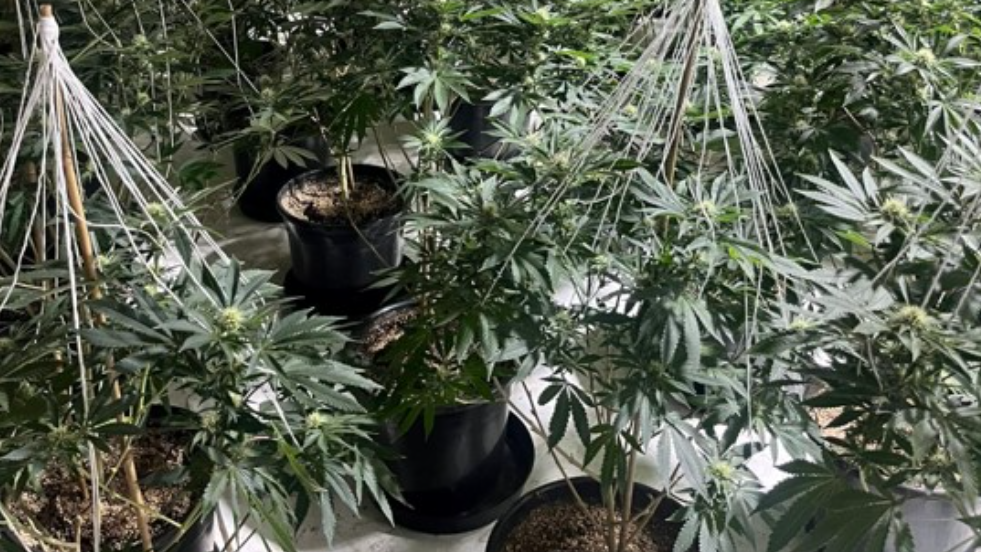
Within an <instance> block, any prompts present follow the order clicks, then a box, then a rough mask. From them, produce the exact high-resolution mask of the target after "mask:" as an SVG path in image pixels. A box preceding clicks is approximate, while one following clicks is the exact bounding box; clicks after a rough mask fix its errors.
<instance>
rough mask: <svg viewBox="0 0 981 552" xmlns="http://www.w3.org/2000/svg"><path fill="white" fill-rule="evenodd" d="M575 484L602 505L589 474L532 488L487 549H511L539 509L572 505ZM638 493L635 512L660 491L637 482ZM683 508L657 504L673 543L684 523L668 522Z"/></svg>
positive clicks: (666, 501)
mask: <svg viewBox="0 0 981 552" xmlns="http://www.w3.org/2000/svg"><path fill="white" fill-rule="evenodd" d="M570 483H571V484H572V485H573V486H574V487H575V489H576V492H577V493H578V494H579V496H580V497H582V499H583V501H584V502H586V503H587V504H590V505H602V504H603V498H602V489H601V487H600V484H599V483H598V482H597V481H596V480H594V479H592V478H589V477H574V478H572V479H571V480H569V481H566V480H565V479H561V480H559V481H553V482H552V483H548V484H546V485H543V486H541V487H538V488H537V489H535V490H533V491H531V492H530V493H528V494H526V495H525V496H523V497H521V500H519V501H518V502H516V503H515V504H514V505H513V506H512V507H511V509H510V510H508V511H507V513H505V514H504V515H503V516H501V519H500V520H499V521H498V522H497V525H495V526H494V530H493V531H492V532H491V535H490V538H489V539H488V541H487V547H486V548H485V551H486V552H504V551H505V550H506V549H507V545H508V542H509V541H510V539H511V536H512V535H513V534H514V532H515V530H517V528H518V527H520V526H521V524H522V523H523V522H524V521H525V520H526V519H528V517H529V516H530V515H531V514H532V513H533V512H534V511H536V510H538V509H540V508H545V507H548V506H551V505H557V504H572V503H573V501H574V498H573V496H572V492H571V491H570V490H569V484H570ZM633 492H634V496H633V510H634V511H633V514H637V513H639V512H641V511H643V510H644V509H645V508H647V507H648V506H650V504H651V503H652V501H654V500H655V499H656V498H657V497H658V496H659V494H660V493H658V492H657V491H655V490H654V489H652V488H650V487H648V486H646V485H642V484H635V485H634V491H633ZM680 508H681V507H680V506H679V505H678V503H676V502H674V501H673V500H670V499H668V498H664V499H662V500H661V503H660V504H659V505H658V507H657V511H656V512H655V514H654V518H652V519H653V520H654V521H659V522H661V523H659V525H660V526H662V527H663V526H665V525H669V526H670V527H671V528H672V529H671V530H672V532H673V533H674V534H673V535H672V542H673V540H674V539H675V538H677V536H678V533H679V532H680V531H681V525H680V524H676V523H673V522H668V521H665V520H667V519H668V518H670V517H671V516H672V515H673V514H674V513H675V512H677V511H678V510H679V509H680ZM652 529H653V527H652V525H648V527H647V530H648V531H650V530H652ZM696 548H697V546H693V547H692V548H691V550H695V549H696Z"/></svg>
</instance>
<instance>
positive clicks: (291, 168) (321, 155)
mask: <svg viewBox="0 0 981 552" xmlns="http://www.w3.org/2000/svg"><path fill="white" fill-rule="evenodd" d="M291 145H293V146H296V147H298V148H303V149H305V150H308V151H310V152H311V153H313V154H314V155H316V157H317V158H316V159H315V160H309V159H308V160H307V161H306V166H300V165H296V164H294V163H289V164H288V165H287V166H285V167H284V166H282V165H280V164H279V163H277V162H276V161H275V160H274V159H270V160H269V161H268V162H266V163H265V164H264V165H262V166H261V167H259V169H258V171H257V172H256V174H255V176H254V177H253V178H251V179H250V178H249V176H250V175H252V171H253V169H255V164H256V157H257V155H258V152H257V151H256V149H255V148H254V147H251V146H249V145H246V144H236V145H235V146H234V148H233V155H234V158H235V174H236V176H237V177H238V183H237V185H236V189H235V191H236V197H237V203H238V207H239V209H241V211H242V214H244V215H245V216H247V217H249V218H250V219H253V220H258V221H261V222H276V223H278V222H282V220H283V219H282V217H280V214H279V210H278V209H276V198H277V197H278V196H279V191H280V190H282V189H283V186H285V185H286V183H287V182H289V181H290V180H292V179H294V178H296V177H297V176H300V175H301V174H303V173H305V172H307V171H310V170H311V169H322V168H324V167H326V166H327V163H328V162H329V160H330V150H329V147H328V145H327V141H326V140H324V139H323V138H322V137H320V136H308V137H305V138H299V139H296V140H294V141H292V142H291Z"/></svg>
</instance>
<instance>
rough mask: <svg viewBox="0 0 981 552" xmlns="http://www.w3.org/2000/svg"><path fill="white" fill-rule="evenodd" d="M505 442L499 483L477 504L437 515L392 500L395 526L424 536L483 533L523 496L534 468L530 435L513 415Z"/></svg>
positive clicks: (533, 446)
mask: <svg viewBox="0 0 981 552" xmlns="http://www.w3.org/2000/svg"><path fill="white" fill-rule="evenodd" d="M505 440H506V441H505V451H504V462H503V463H502V466H501V470H500V472H499V474H498V476H497V479H496V480H495V481H494V482H493V483H492V484H491V485H490V486H489V487H488V488H489V489H490V491H488V493H487V494H486V495H485V496H483V497H481V498H480V500H479V501H477V502H476V504H474V505H472V506H470V507H468V508H466V509H465V510H461V511H459V512H456V513H454V514H446V513H439V514H436V513H431V512H425V511H421V510H416V509H412V508H410V507H409V506H407V505H405V504H402V503H401V502H398V501H396V500H392V501H391V505H392V514H393V515H394V517H395V524H396V525H398V526H400V527H404V528H406V529H411V530H413V531H419V532H421V533H430V534H434V535H450V534H455V533H465V532H468V531H473V530H475V529H480V528H481V527H483V526H485V525H489V524H491V523H493V522H494V521H495V520H497V518H499V517H500V516H501V515H502V514H503V513H504V512H506V511H507V510H508V508H510V507H511V505H512V504H514V502H515V501H517V500H518V498H519V497H520V496H521V491H522V490H523V489H524V486H525V482H527V481H528V476H530V475H531V469H532V467H534V465H535V445H534V442H532V439H531V432H529V431H528V428H527V427H525V425H524V424H523V423H522V422H521V420H520V419H519V418H518V417H517V416H515V415H514V414H511V415H510V416H509V417H508V423H507V430H506V433H505Z"/></svg>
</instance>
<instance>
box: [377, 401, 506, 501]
mask: <svg viewBox="0 0 981 552" xmlns="http://www.w3.org/2000/svg"><path fill="white" fill-rule="evenodd" d="M507 421H508V405H507V403H506V402H503V401H501V402H494V403H479V404H472V405H464V406H456V407H450V408H442V409H439V410H437V412H436V419H435V422H434V423H433V427H432V431H431V432H430V433H429V435H426V432H425V429H424V427H423V423H422V420H421V419H419V420H418V422H417V423H415V424H413V425H412V426H411V427H410V428H409V429H408V430H407V431H406V432H405V433H404V434H401V435H400V434H399V430H398V426H397V424H395V423H387V424H385V425H384V426H383V428H382V431H381V440H382V442H383V443H384V444H385V445H387V446H388V447H389V448H390V449H391V450H393V451H394V452H395V454H396V455H397V456H398V459H396V460H394V461H392V462H390V464H389V467H390V468H391V470H392V473H393V474H394V475H395V478H396V480H397V481H398V482H399V488H400V489H401V490H402V495H403V496H404V497H405V499H406V502H408V503H409V504H410V505H412V506H414V507H416V508H420V509H425V510H426V511H430V512H443V513H446V514H452V513H454V512H456V511H459V510H465V509H467V508H469V507H470V506H471V505H472V504H470V502H472V501H476V499H477V498H479V496H480V495H481V494H483V493H485V492H486V491H487V490H488V488H489V486H490V484H491V483H492V482H493V481H494V479H495V477H496V475H497V471H498V469H499V468H500V465H501V461H502V458H503V455H504V448H505V439H504V430H505V428H506V427H507Z"/></svg>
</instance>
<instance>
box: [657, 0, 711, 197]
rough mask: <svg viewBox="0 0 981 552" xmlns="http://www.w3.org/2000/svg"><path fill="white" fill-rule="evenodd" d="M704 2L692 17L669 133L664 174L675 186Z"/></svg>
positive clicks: (671, 185) (668, 181) (672, 185)
mask: <svg viewBox="0 0 981 552" xmlns="http://www.w3.org/2000/svg"><path fill="white" fill-rule="evenodd" d="M703 9H704V2H702V3H699V5H698V7H697V8H696V9H695V12H694V13H693V14H692V19H693V20H694V21H695V27H694V32H693V33H692V34H691V36H690V37H689V41H688V48H689V50H688V56H687V57H686V59H685V68H684V74H683V75H682V77H681V83H680V84H679V86H678V96H677V98H675V106H674V119H673V120H672V125H671V132H670V134H668V140H669V148H668V155H667V157H666V159H665V162H664V175H665V180H666V183H667V185H668V186H670V187H671V188H674V183H675V182H674V178H675V169H677V167H678V154H679V152H680V150H681V126H682V123H683V122H684V120H685V113H684V109H685V102H686V100H687V99H688V90H689V89H690V88H691V85H692V81H693V80H694V79H695V67H696V66H697V65H698V60H697V59H696V58H697V53H698V43H699V36H700V35H701V32H702V22H701V17H702V10H703Z"/></svg>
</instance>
